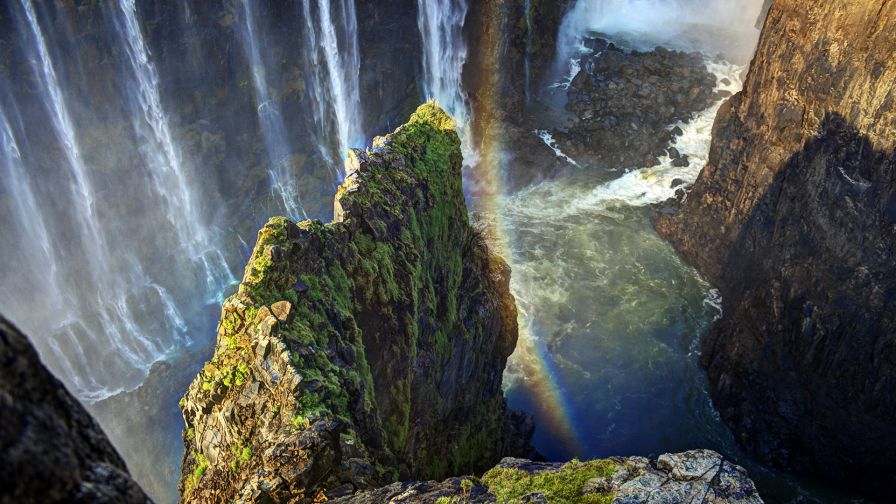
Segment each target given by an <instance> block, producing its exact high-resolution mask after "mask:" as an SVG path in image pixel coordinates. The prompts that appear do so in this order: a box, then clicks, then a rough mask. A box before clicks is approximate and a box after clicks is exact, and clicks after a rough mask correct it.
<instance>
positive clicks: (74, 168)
mask: <svg viewBox="0 0 896 504" xmlns="http://www.w3.org/2000/svg"><path fill="white" fill-rule="evenodd" d="M21 1H22V7H23V9H24V11H25V16H26V18H27V20H28V26H29V28H30V29H31V33H32V36H33V37H34V41H35V45H36V48H37V51H38V58H39V61H37V60H32V65H33V66H34V67H35V73H38V74H39V75H40V76H41V84H42V86H41V91H42V92H43V94H44V95H45V96H47V98H49V100H45V101H44V102H45V103H47V102H49V103H48V108H49V109H50V112H51V115H52V121H53V125H54V127H55V129H56V134H57V135H58V136H59V140H60V141H61V142H62V144H63V149H64V151H65V155H66V158H67V160H68V164H69V168H70V169H71V173H72V175H73V178H74V183H75V188H76V191H77V193H78V194H77V195H76V197H75V198H74V202H75V204H76V205H78V209H77V210H76V211H75V213H76V214H77V215H78V216H79V217H80V219H79V224H80V226H81V228H82V237H83V238H84V241H85V242H89V243H91V244H93V245H94V246H95V247H96V248H97V249H98V251H99V252H102V251H103V250H104V249H105V237H104V236H102V235H101V234H100V231H99V229H98V227H97V225H96V220H95V218H94V200H95V199H96V196H95V194H94V190H93V187H92V186H91V183H90V180H89V178H88V175H87V167H86V166H85V165H84V161H83V159H81V150H80V148H79V147H78V141H77V139H76V138H75V128H74V125H73V123H72V119H71V116H70V115H69V111H68V108H67V107H66V105H65V102H64V100H63V97H62V89H61V88H60V86H59V80H58V79H57V78H56V70H55V69H54V68H53V62H52V60H51V59H50V53H49V50H48V49H47V44H46V41H45V40H44V36H43V32H42V31H41V28H40V25H39V24H38V22H37V14H36V13H35V11H34V5H32V3H31V0H21ZM97 257H101V255H100V254H98V255H93V256H91V257H88V258H87V260H88V261H89V262H90V263H91V267H92V268H93V269H94V270H95V272H96V270H98V269H99V266H98V265H97V264H96V260H97Z"/></svg>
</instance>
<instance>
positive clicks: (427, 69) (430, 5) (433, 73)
mask: <svg viewBox="0 0 896 504" xmlns="http://www.w3.org/2000/svg"><path fill="white" fill-rule="evenodd" d="M467 9H468V5H467V2H466V0H417V24H418V26H419V27H420V35H421V36H422V38H423V89H424V92H425V93H426V96H427V97H428V98H432V99H434V100H435V101H436V103H438V104H439V106H441V107H442V108H443V109H445V111H447V112H448V113H449V114H450V115H451V116H452V117H453V118H454V120H455V122H456V123H457V127H458V130H459V131H458V133H459V135H460V139H461V148H462V149H463V155H464V164H465V165H467V166H475V165H476V163H477V162H478V160H479V153H478V151H477V149H476V147H475V144H474V142H473V131H472V120H473V117H472V112H471V110H470V104H469V100H468V98H467V94H466V93H465V92H464V90H463V85H462V82H461V76H462V74H463V68H464V63H465V62H466V60H467V44H466V42H465V41H464V36H463V28H464V20H465V18H466V16H467Z"/></svg>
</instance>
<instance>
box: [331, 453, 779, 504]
mask: <svg viewBox="0 0 896 504" xmlns="http://www.w3.org/2000/svg"><path fill="white" fill-rule="evenodd" d="M336 502H345V503H349V502H350V503H353V504H380V503H383V502H390V503H395V504H400V503H435V504H451V503H469V504H480V503H493V502H500V503H505V502H526V503H533V504H541V503H544V504H547V503H553V502H583V503H608V504H609V503H614V504H636V503H644V502H657V503H661V502H670V503H672V502H703V503H707V504H715V503H723V502H724V503H733V504H757V503H761V502H762V500H761V499H760V498H759V495H758V493H757V492H756V487H755V486H754V485H753V482H752V481H750V479H749V478H748V477H747V473H746V471H745V470H744V469H743V468H741V467H740V466H736V465H734V464H731V463H730V462H727V461H725V460H723V459H722V457H721V455H719V454H718V453H716V452H714V451H710V450H693V451H689V452H684V453H667V454H664V455H661V456H660V457H659V458H658V459H657V460H655V461H651V460H648V459H646V458H644V457H612V458H608V459H604V460H592V461H589V462H578V461H572V462H568V463H566V464H559V463H546V462H532V461H531V460H524V459H514V458H505V459H504V460H502V461H501V463H500V464H498V465H497V466H496V467H495V468H493V469H491V470H490V471H488V472H487V473H486V474H485V475H484V476H483V477H482V478H451V479H448V480H445V481H443V482H441V483H438V482H435V481H429V482H411V483H394V484H392V485H389V486H386V487H383V488H380V489H377V490H374V491H370V492H364V493H361V494H358V495H356V496H354V497H351V498H345V499H340V500H337V501H336Z"/></svg>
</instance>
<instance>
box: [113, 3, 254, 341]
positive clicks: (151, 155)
mask: <svg viewBox="0 0 896 504" xmlns="http://www.w3.org/2000/svg"><path fill="white" fill-rule="evenodd" d="M118 7H119V13H118V14H119V15H118V16H113V19H115V22H116V27H117V31H118V33H119V35H120V36H121V37H122V38H124V39H125V41H126V42H127V43H126V44H125V49H126V52H127V55H128V61H129V62H130V68H131V70H132V72H130V73H128V75H129V76H130V77H131V78H132V79H134V82H132V83H130V84H129V86H128V90H129V91H130V92H131V94H132V100H134V101H135V102H136V103H138V104H139V107H140V109H141V110H142V111H143V115H142V117H141V116H140V115H139V114H134V115H133V116H132V118H133V120H134V128H135V130H136V131H137V132H138V134H139V136H140V137H141V138H142V139H143V145H142V146H141V148H140V153H141V155H142V156H143V157H144V159H145V164H146V166H147V168H149V169H150V172H151V174H152V179H153V182H154V183H155V189H156V190H157V191H158V192H159V194H162V195H163V197H164V198H165V201H166V203H167V205H166V207H167V211H168V216H167V219H168V221H169V223H170V224H171V225H172V226H174V227H175V229H177V234H178V236H179V237H181V240H182V245H183V247H184V248H185V252H187V254H188V255H189V256H190V257H192V258H195V259H196V260H197V261H199V262H201V264H202V269H203V270H205V277H206V287H207V288H208V292H209V293H211V294H212V298H211V299H217V298H218V297H219V296H220V293H218V291H219V290H220V289H221V287H222V286H224V285H228V284H231V283H234V282H235V281H236V279H235V278H234V277H233V275H232V274H231V273H230V270H229V268H228V267H227V264H226V261H225V260H224V256H223V254H222V253H221V251H220V250H218V249H217V248H215V247H213V246H212V245H211V243H210V239H209V233H208V227H207V224H205V223H204V222H202V217H201V215H200V212H199V209H198V206H199V204H198V202H197V197H196V195H195V194H193V190H192V188H191V186H190V183H189V180H188V174H187V173H186V167H185V166H184V163H183V162H182V156H181V153H180V152H179V150H178V148H177V146H176V145H175V142H174V140H173V137H172V135H171V127H170V126H169V120H168V116H167V114H166V113H165V110H164V109H163V108H162V98H161V96H160V93H159V75H158V72H157V71H156V68H155V66H154V65H153V63H152V61H151V60H150V56H149V50H148V49H147V47H146V43H145V41H144V40H143V32H142V31H141V30H140V25H139V23H138V22H137V6H136V4H135V3H134V0H121V1H120V2H119V4H118ZM154 287H156V289H157V291H158V292H159V295H160V296H162V294H163V292H164V289H162V288H161V287H158V286H154ZM162 297H163V299H167V297H166V296H162ZM169 305H170V303H169ZM166 313H168V314H169V315H170V316H171V317H172V319H174V320H177V318H176V317H178V316H179V315H177V313H176V310H175V309H173V306H166ZM177 325H178V326H182V325H183V324H182V323H178V324H177Z"/></svg>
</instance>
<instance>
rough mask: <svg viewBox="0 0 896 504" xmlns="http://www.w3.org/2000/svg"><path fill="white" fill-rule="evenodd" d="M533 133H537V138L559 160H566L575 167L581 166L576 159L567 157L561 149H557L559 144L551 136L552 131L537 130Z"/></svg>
mask: <svg viewBox="0 0 896 504" xmlns="http://www.w3.org/2000/svg"><path fill="white" fill-rule="evenodd" d="M533 133H535V136H537V137H538V138H540V139H541V141H542V142H544V144H545V145H547V146H548V147H550V148H551V150H552V151H554V155H556V156H557V157H558V158H560V159H563V160H565V161H566V162H568V163H569V164H571V165H573V166H579V163H576V160H575V159H573V158H571V157H569V156H567V155H566V154H565V153H564V152H563V151H562V150H560V147H557V142H556V141H555V140H554V136H553V135H551V132H550V131H548V130H538V129H537V130H534V131H533Z"/></svg>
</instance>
